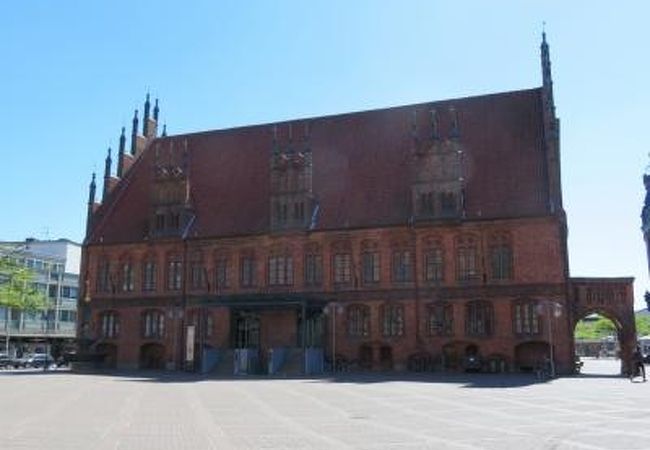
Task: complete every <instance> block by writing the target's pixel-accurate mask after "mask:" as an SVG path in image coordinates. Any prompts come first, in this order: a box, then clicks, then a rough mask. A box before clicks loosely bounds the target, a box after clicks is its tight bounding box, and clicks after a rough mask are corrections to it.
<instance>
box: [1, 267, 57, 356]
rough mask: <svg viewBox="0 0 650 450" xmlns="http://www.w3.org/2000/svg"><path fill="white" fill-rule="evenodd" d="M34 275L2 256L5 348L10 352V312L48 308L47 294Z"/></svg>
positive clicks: (2, 303) (2, 305)
mask: <svg viewBox="0 0 650 450" xmlns="http://www.w3.org/2000/svg"><path fill="white" fill-rule="evenodd" d="M33 280H34V273H33V272H32V271H31V270H29V269H28V268H27V267H24V266H22V265H20V264H18V263H17V262H16V261H15V260H14V259H13V258H10V257H8V256H6V255H2V256H0V307H4V308H7V310H6V313H5V331H6V343H5V348H6V350H7V351H8V350H9V330H10V327H9V316H10V310H11V309H15V310H19V311H25V312H36V311H39V310H43V309H45V308H46V307H47V301H46V298H45V294H44V293H43V292H40V291H39V290H38V289H37V288H36V286H35V284H34V281H33Z"/></svg>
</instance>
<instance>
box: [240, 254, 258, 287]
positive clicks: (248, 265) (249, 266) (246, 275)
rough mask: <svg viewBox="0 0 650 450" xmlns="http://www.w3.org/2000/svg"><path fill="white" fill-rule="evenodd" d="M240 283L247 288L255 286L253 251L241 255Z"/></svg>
mask: <svg viewBox="0 0 650 450" xmlns="http://www.w3.org/2000/svg"><path fill="white" fill-rule="evenodd" d="M239 283H240V285H241V287H245V288H247V287H253V286H255V253H254V252H253V251H252V250H246V251H243V252H242V253H241V254H240V255H239Z"/></svg>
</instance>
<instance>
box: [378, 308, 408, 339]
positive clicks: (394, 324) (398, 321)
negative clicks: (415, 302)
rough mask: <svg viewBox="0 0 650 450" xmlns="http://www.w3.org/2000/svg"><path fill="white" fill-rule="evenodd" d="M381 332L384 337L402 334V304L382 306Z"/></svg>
mask: <svg viewBox="0 0 650 450" xmlns="http://www.w3.org/2000/svg"><path fill="white" fill-rule="evenodd" d="M382 334H383V335H384V336H385V337H398V336H402V335H403V334H404V307H403V306H402V305H385V306H384V307H383V308H382Z"/></svg>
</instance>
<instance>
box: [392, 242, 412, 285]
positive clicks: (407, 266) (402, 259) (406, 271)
mask: <svg viewBox="0 0 650 450" xmlns="http://www.w3.org/2000/svg"><path fill="white" fill-rule="evenodd" d="M392 269H393V270H392V274H393V281H394V282H397V283H404V282H409V281H413V252H412V251H411V250H407V249H403V248H398V249H394V250H393V265H392Z"/></svg>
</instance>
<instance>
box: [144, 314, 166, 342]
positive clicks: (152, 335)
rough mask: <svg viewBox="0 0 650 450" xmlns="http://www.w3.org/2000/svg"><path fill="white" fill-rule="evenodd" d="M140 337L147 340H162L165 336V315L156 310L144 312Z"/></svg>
mask: <svg viewBox="0 0 650 450" xmlns="http://www.w3.org/2000/svg"><path fill="white" fill-rule="evenodd" d="M142 336H143V337H144V338H147V339H162V338H163V337H164V336H165V313H163V312H162V311H160V310H157V309H149V310H146V311H144V312H143V313H142Z"/></svg>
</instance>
